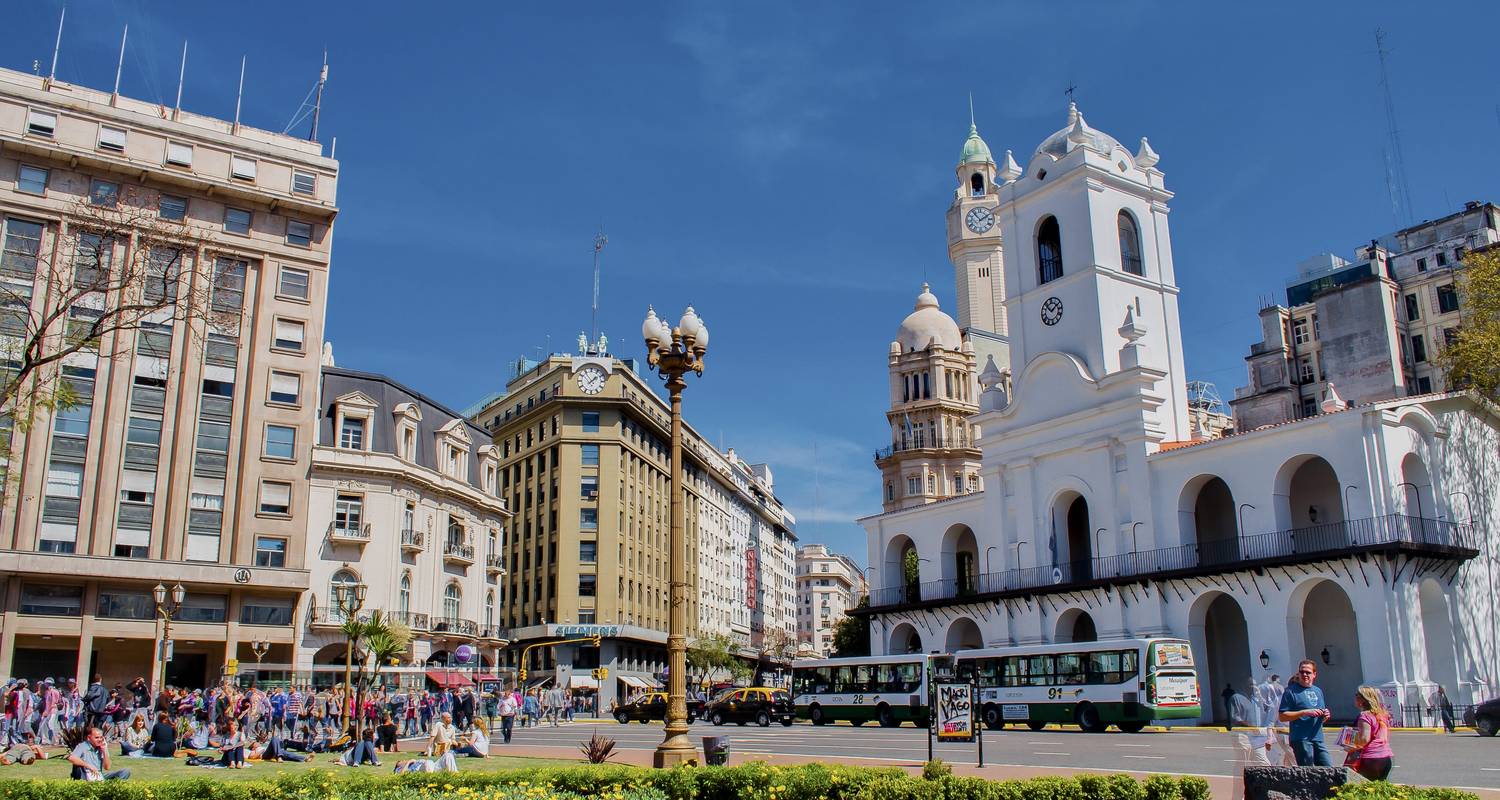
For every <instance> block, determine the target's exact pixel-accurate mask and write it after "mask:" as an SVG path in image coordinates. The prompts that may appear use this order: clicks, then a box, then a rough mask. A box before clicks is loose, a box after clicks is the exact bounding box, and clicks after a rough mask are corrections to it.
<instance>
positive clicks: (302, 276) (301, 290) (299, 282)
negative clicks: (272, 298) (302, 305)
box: [276, 267, 308, 300]
mask: <svg viewBox="0 0 1500 800" xmlns="http://www.w3.org/2000/svg"><path fill="white" fill-rule="evenodd" d="M278 277H279V280H278V281H277V282H276V294H277V295H278V296H280V297H292V298H296V299H297V300H306V299H307V278H308V275H307V270H305V269H293V268H291V267H282V268H281V272H280V274H279V276H278Z"/></svg>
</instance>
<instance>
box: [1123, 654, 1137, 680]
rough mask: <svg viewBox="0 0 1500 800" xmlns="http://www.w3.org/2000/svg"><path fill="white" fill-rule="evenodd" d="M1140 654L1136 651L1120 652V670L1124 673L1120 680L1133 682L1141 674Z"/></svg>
mask: <svg viewBox="0 0 1500 800" xmlns="http://www.w3.org/2000/svg"><path fill="white" fill-rule="evenodd" d="M1140 657H1141V654H1140V652H1139V651H1137V650H1122V651H1121V652H1120V670H1121V671H1122V672H1124V673H1125V677H1124V678H1122V679H1121V680H1134V679H1135V677H1136V676H1137V675H1140V674H1141V661H1140Z"/></svg>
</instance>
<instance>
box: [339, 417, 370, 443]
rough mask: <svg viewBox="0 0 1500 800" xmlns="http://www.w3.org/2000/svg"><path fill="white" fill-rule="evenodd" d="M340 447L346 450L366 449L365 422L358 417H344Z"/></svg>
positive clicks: (340, 427) (340, 433) (340, 431)
mask: <svg viewBox="0 0 1500 800" xmlns="http://www.w3.org/2000/svg"><path fill="white" fill-rule="evenodd" d="M339 447H342V448H344V449H346V450H363V449H365V421H364V420H363V419H360V418H358V417H344V422H343V424H342V425H340V426H339Z"/></svg>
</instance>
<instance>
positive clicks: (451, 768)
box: [396, 752, 458, 775]
mask: <svg viewBox="0 0 1500 800" xmlns="http://www.w3.org/2000/svg"><path fill="white" fill-rule="evenodd" d="M411 772H458V761H457V760H456V759H454V757H453V753H451V752H448V753H444V754H442V755H441V756H439V757H437V758H431V759H428V758H413V759H411V760H410V761H397V762H396V774H397V775H405V774H407V773H411Z"/></svg>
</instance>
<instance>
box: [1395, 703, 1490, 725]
mask: <svg viewBox="0 0 1500 800" xmlns="http://www.w3.org/2000/svg"><path fill="white" fill-rule="evenodd" d="M1473 714H1474V706H1473V705H1469V704H1464V705H1460V704H1457V703H1455V704H1454V705H1453V707H1452V714H1451V715H1449V716H1448V719H1447V720H1444V719H1443V710H1442V709H1441V708H1439V707H1438V706H1429V705H1425V704H1420V705H1404V706H1401V716H1400V718H1399V719H1398V720H1396V722H1399V723H1400V724H1401V726H1402V727H1405V728H1444V727H1447V726H1448V725H1455V726H1457V725H1469V724H1472V721H1471V719H1470V718H1471V717H1472V716H1473ZM1392 716H1394V714H1393V715H1392ZM1392 724H1395V722H1393V723H1392Z"/></svg>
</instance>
